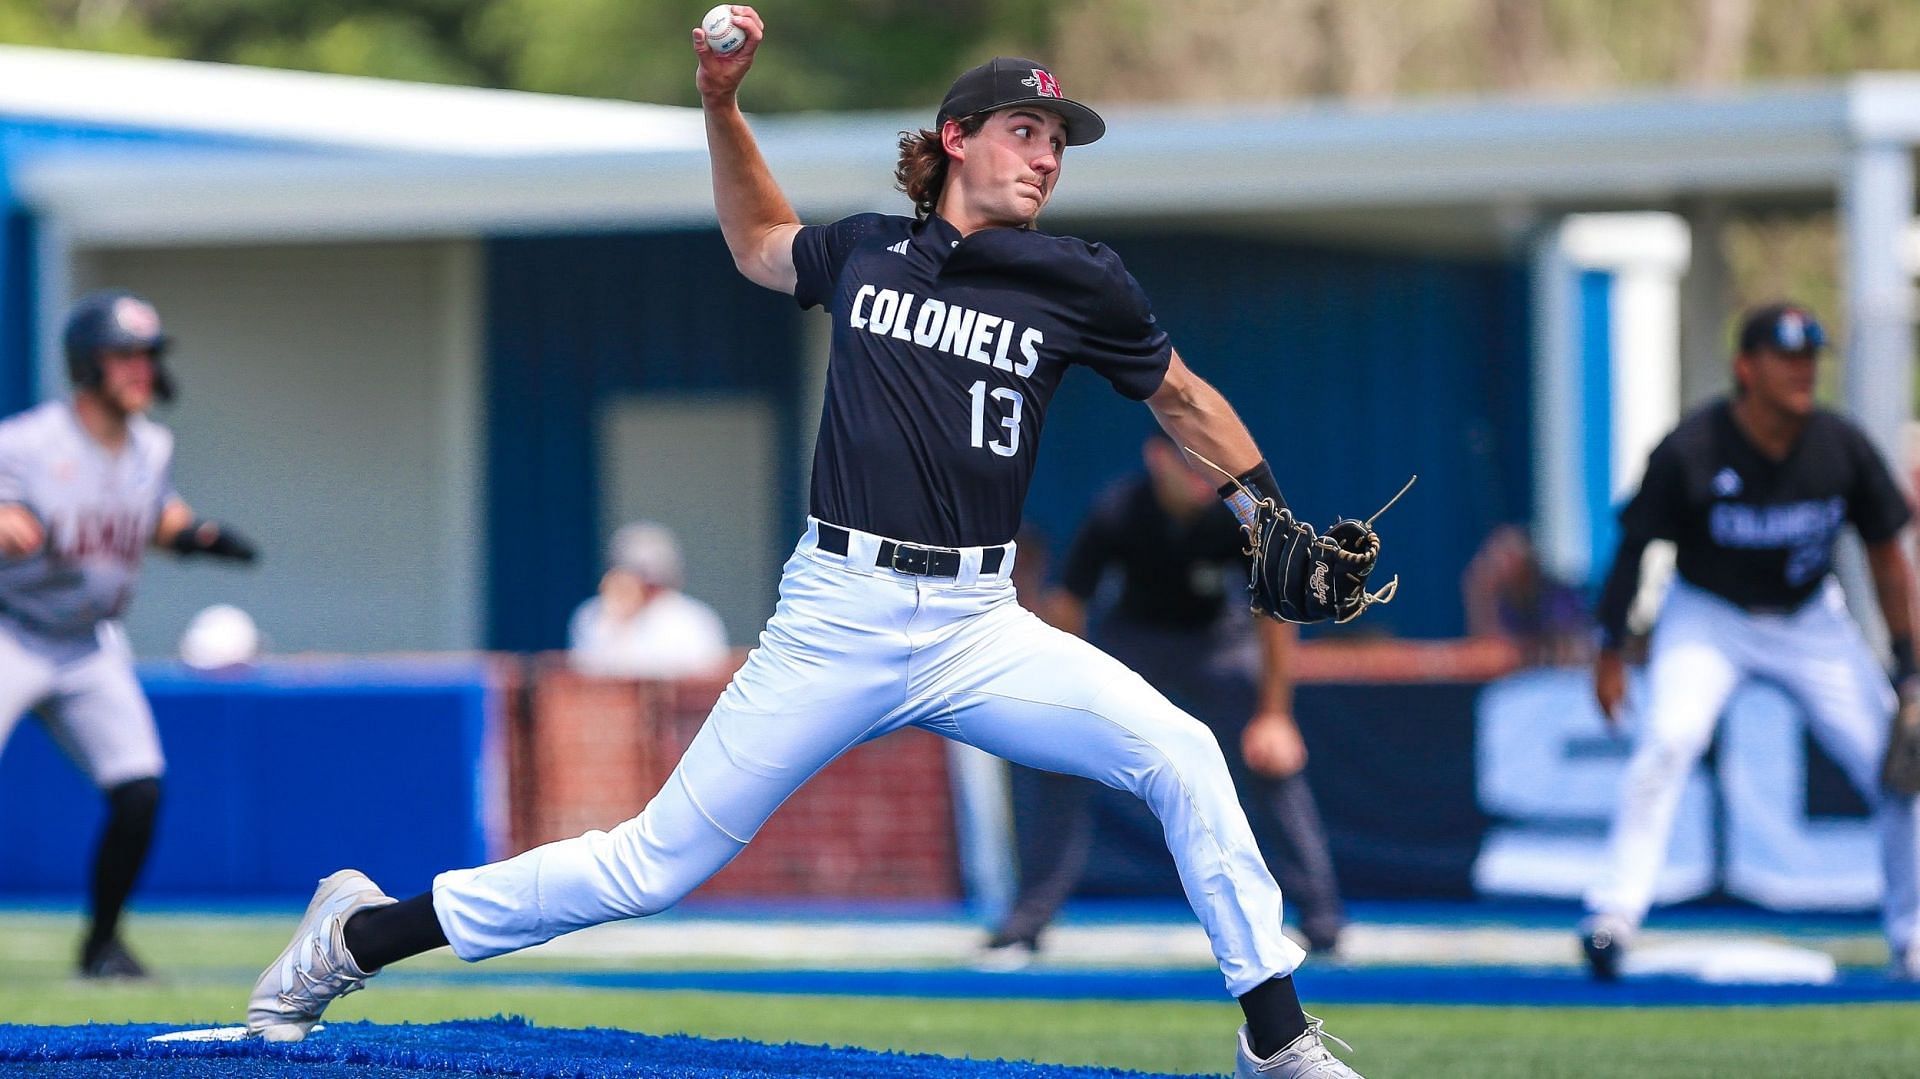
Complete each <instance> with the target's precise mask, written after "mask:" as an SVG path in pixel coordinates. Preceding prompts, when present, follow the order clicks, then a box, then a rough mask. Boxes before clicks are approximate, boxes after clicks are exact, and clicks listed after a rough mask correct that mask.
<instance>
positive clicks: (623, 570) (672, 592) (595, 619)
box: [567, 521, 730, 678]
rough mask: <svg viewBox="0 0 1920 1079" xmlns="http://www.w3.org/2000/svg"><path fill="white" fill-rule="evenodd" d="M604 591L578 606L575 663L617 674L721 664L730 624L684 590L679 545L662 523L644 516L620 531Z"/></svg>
mask: <svg viewBox="0 0 1920 1079" xmlns="http://www.w3.org/2000/svg"><path fill="white" fill-rule="evenodd" d="M607 561H608V562H609V563H610V564H611V568H609V569H608V570H607V572H606V575H605V576H603V577H602V578H600V592H599V594H598V595H596V596H593V597H591V598H590V599H588V600H587V601H586V602H585V603H582V604H581V605H580V607H579V609H578V610H576V611H574V613H573V621H572V625H571V626H570V627H569V630H568V634H567V651H568V656H569V659H570V661H571V662H572V664H573V667H574V668H575V669H576V670H579V671H582V672H584V673H587V674H595V675H601V676H605V677H612V678H684V677H686V676H688V675H698V674H709V673H712V672H714V671H716V670H718V669H720V668H721V666H722V665H723V664H724V663H725V662H726V660H727V657H728V655H729V654H730V653H729V649H728V647H727V631H726V627H725V626H723V625H722V624H721V622H720V616H719V615H718V614H715V613H714V610H713V608H712V607H709V606H707V605H706V604H704V603H702V602H700V601H699V600H697V599H694V598H693V597H692V596H689V595H687V594H685V593H684V592H681V591H680V586H681V584H682V582H683V580H684V573H683V568H682V563H681V559H680V545H679V543H677V542H676V541H675V540H674V538H673V533H672V532H671V531H669V530H668V529H667V528H666V527H665V526H664V525H659V524H655V523H653V522H652V521H638V522H635V523H633V524H630V525H627V526H626V527H624V528H622V529H620V531H618V532H616V533H614V536H613V542H612V543H611V544H610V545H609V547H608V555H607Z"/></svg>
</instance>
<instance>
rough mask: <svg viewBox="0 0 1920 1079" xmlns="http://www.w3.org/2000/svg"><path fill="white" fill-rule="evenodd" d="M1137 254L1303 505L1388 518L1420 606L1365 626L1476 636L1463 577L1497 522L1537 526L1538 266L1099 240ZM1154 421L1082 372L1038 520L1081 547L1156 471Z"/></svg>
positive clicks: (1411, 596)
mask: <svg viewBox="0 0 1920 1079" xmlns="http://www.w3.org/2000/svg"><path fill="white" fill-rule="evenodd" d="M1089 235H1090V238H1098V239H1101V240H1104V241H1106V242H1108V243H1110V244H1111V245H1112V246H1113V247H1114V248H1115V249H1116V250H1118V251H1119V252H1120V254H1121V255H1122V256H1123V257H1124V258H1125V259H1126V262H1127V266H1128V268H1129V269H1131V270H1132V271H1133V274H1134V276H1135V277H1137V278H1138V279H1139V281H1140V283H1141V285H1142V286H1143V287H1144V288H1145V289H1146V291H1147V294H1148V295H1149V296H1150V297H1151V298H1152V299H1153V303H1154V309H1155V312H1156V314H1157V315H1158V317H1159V321H1160V324H1161V325H1163V326H1165V327H1166V328H1167V330H1168V332H1169V333H1170V334H1172V336H1173V341H1174V347H1175V348H1177V349H1178V350H1179V351H1180V354H1181V356H1182V357H1183V358H1185V359H1186V361H1187V363H1188V365H1189V366H1191V367H1192V368H1194V369H1195V370H1196V371H1198V372H1199V373H1200V374H1201V375H1202V376H1203V377H1205V378H1206V379H1208V380H1209V381H1211V382H1212V383H1213V384H1214V385H1216V386H1218V387H1219V388H1220V389H1221V391H1222V392H1224V393H1225V394H1226V395H1227V398H1228V399H1229V400H1230V401H1232V402H1233V405H1234V407H1235V408H1236V409H1237V410H1238V411H1239V413H1240V415H1241V417H1242V418H1243V419H1245V420H1246V422H1247V425H1248V426H1249V427H1250V428H1251V429H1252V430H1253V433H1254V436H1255V437H1256V438H1257V439H1258V440H1259V441H1260V445H1261V447H1262V448H1263V449H1264V450H1265V451H1266V453H1267V455H1268V457H1269V458H1271V459H1272V461H1273V464H1274V471H1275V472H1276V474H1277V475H1278V476H1279V479H1280V485H1281V488H1282V489H1283V490H1284V491H1285V492H1286V495H1287V498H1288V500H1289V501H1290V502H1291V503H1292V505H1293V506H1294V508H1295V509H1296V510H1297V511H1298V512H1300V513H1301V514H1302V515H1303V516H1305V517H1306V518H1308V519H1310V520H1313V521H1314V522H1316V523H1319V524H1321V525H1325V524H1326V523H1328V522H1330V521H1331V520H1332V519H1333V518H1335V517H1337V516H1342V515H1348V516H1365V515H1367V514H1369V513H1372V512H1373V511H1374V510H1375V509H1377V508H1378V507H1379V505H1380V504H1381V503H1382V502H1384V501H1385V500H1386V499H1387V498H1388V497H1389V496H1391V495H1392V494H1393V492H1394V491H1396V490H1398V489H1399V487H1400V485H1401V484H1402V483H1404V482H1405V481H1406V478H1407V476H1408V474H1409V473H1415V472H1417V473H1419V475H1420V482H1419V484H1418V485H1416V486H1415V487H1414V489H1413V490H1412V491H1411V492H1410V493H1409V494H1408V495H1407V497H1406V498H1405V499H1403V500H1402V501H1401V503H1400V504H1399V505H1398V506H1396V507H1395V508H1394V509H1393V511H1392V512H1391V513H1389V514H1388V515H1387V516H1386V517H1385V518H1382V520H1381V522H1380V527H1381V532H1382V536H1383V537H1384V540H1385V548H1384V554H1383V558H1382V566H1383V568H1384V572H1385V573H1388V574H1392V573H1398V574H1400V576H1401V582H1402V583H1401V589H1400V598H1399V599H1398V600H1396V601H1395V602H1394V603H1393V605H1392V606H1389V607H1384V608H1376V609H1375V610H1373V611H1371V612H1369V613H1368V615H1367V616H1366V618H1365V619H1363V620H1362V621H1360V622H1358V623H1355V624H1354V625H1353V626H1351V627H1347V628H1348V629H1349V630H1353V631H1359V632H1391V633H1395V634H1398V635H1402V636H1413V637H1446V636H1455V635H1458V634H1460V633H1462V632H1463V631H1464V629H1465V623H1464V616H1463V614H1462V612H1461V609H1460V574H1461V572H1462V570H1464V569H1465V568H1466V565H1467V562H1468V561H1469V560H1470V559H1471V557H1472V555H1473V552H1474V549H1475V548H1476V546H1477V545H1478V543H1479V541H1480V539H1481V538H1482V537H1483V536H1485V534H1486V533H1487V532H1488V530H1490V529H1491V528H1492V527H1493V526H1494V525H1496V524H1499V523H1502V522H1506V521H1526V520H1528V519H1529V516H1530V514H1531V512H1532V496H1531V486H1530V484H1531V479H1530V469H1531V454H1532V445H1531V423H1532V420H1531V411H1530V409H1531V390H1532V385H1531V383H1532V379H1531V377H1530V373H1529V372H1530V367H1529V364H1530V360H1529V342H1528V337H1527V333H1528V323H1527V305H1528V293H1527V284H1526V275H1525V271H1524V268H1523V267H1522V266H1521V265H1519V264H1515V263H1506V262H1499V261H1473V260H1459V259H1442V258H1417V257H1408V256H1388V255H1378V254H1361V253H1352V252H1341V251H1332V250H1326V249H1318V248H1309V247H1300V246H1288V245H1283V244H1279V243H1265V242H1258V241H1251V240H1239V239H1230V238H1220V237H1215V236H1207V235H1190V234H1186V235H1177V236H1176V235H1166V234H1151V233H1135V234H1118V233H1114V234H1108V233H1093V234H1089ZM1151 428H1152V419H1151V416H1150V414H1149V413H1148V412H1147V411H1146V409H1145V408H1144V407H1143V406H1141V405H1138V404H1135V403H1133V402H1131V401H1127V400H1125V399H1123V398H1121V397H1120V396H1119V395H1118V394H1115V393H1114V392H1113V391H1112V390H1111V389H1110V388H1109V387H1108V386H1107V384H1106V383H1105V382H1104V381H1103V380H1101V379H1100V378H1098V377H1096V376H1093V375H1091V374H1090V373H1087V372H1084V371H1079V372H1074V373H1073V374H1072V375H1071V376H1069V377H1068V379H1067V380H1066V383H1065V384H1064V385H1063V386H1062V388H1061V391H1060V394H1059V396H1058V397H1057V398H1056V399H1055V401H1054V404H1053V407H1052V409H1051V410H1050V411H1049V413H1048V415H1047V430H1046V433H1045V445H1044V447H1043V449H1042V451H1041V454H1040V468H1039V472H1038V473H1037V474H1036V475H1035V477H1034V484H1033V490H1032V494H1031V495H1030V496H1029V497H1028V500H1027V519H1028V520H1029V521H1030V522H1031V523H1033V524H1035V525H1038V526H1039V527H1040V528H1042V529H1043V530H1044V531H1045V532H1046V533H1047V534H1048V537H1049V540H1050V545H1051V547H1052V548H1053V550H1054V551H1055V552H1056V553H1058V552H1060V551H1064V550H1065V547H1066V542H1067V540H1068V538H1069V537H1070V536H1071V534H1072V530H1073V528H1074V527H1075V525H1076V524H1077V523H1078V522H1079V520H1080V517H1081V516H1082V514H1083V513H1084V512H1085V511H1086V508H1087V506H1088V503H1089V501H1090V500H1091V498H1092V497H1093V496H1094V494H1095V493H1096V492H1097V491H1099V490H1100V489H1101V488H1102V487H1104V486H1105V485H1106V484H1108V483H1109V482H1111V481H1112V480H1113V479H1114V478H1115V477H1116V476H1119V475H1122V474H1125V473H1127V472H1129V471H1133V470H1137V469H1139V468H1140V442H1141V439H1142V438H1143V437H1144V436H1145V434H1146V433H1147V432H1148V431H1149V430H1150V429H1151Z"/></svg>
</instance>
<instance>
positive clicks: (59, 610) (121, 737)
mask: <svg viewBox="0 0 1920 1079" xmlns="http://www.w3.org/2000/svg"><path fill="white" fill-rule="evenodd" d="M172 461H173V435H172V434H171V433H170V432H168V431H167V429H166V428H164V427H162V426H160V425H159V424H157V423H154V422H153V421H151V420H149V419H146V418H145V417H143V416H135V417H132V418H131V419H130V420H129V421H128V438H127V444H126V445H125V446H124V447H123V448H121V449H120V450H119V451H118V452H114V451H110V450H108V449H107V448H106V447H104V446H101V445H100V444H99V443H98V442H96V441H94V439H93V438H92V437H91V436H90V435H89V434H88V433H87V431H86V429H85V428H83V427H82V426H81V425H80V419H79V417H78V416H77V415H76V414H75V412H74V410H73V406H72V404H71V403H69V402H66V401H50V402H48V403H46V404H42V405H40V406H38V407H36V408H33V409H29V410H28V411H26V412H23V413H21V414H19V415H17V416H14V417H12V418H10V419H7V420H5V421H0V503H18V504H20V505H24V506H26V507H27V508H28V509H29V510H32V511H33V513H34V514H35V515H37V516H38V517H39V518H40V520H41V522H42V523H43V524H44V525H45V527H46V532H47V542H46V544H45V546H44V547H43V548H42V549H41V550H40V551H38V552H35V553H34V554H31V555H29V556H27V557H25V558H21V559H11V560H10V559H0V744H4V742H5V739H6V736H7V735H8V734H10V733H11V731H12V728H13V724H14V723H15V722H17V721H18V720H19V718H20V717H21V715H23V714H24V713H25V712H27V711H28V710H30V709H31V710H33V711H35V712H37V713H38V714H39V715H40V718H41V720H42V721H43V722H44V723H45V724H46V726H47V729H48V731H49V732H50V733H51V734H52V736H53V738H54V740H55V741H56V742H58V743H59V744H60V746H61V748H62V749H64V750H65V751H66V752H67V753H68V754H69V755H70V756H72V757H73V759H74V760H75V762H76V763H78V764H79V765H80V767H81V768H82V769H84V770H85V771H86V773H87V774H88V775H89V776H90V777H91V778H92V779H93V781H94V783H95V784H97V785H98V786H100V787H101V788H102V789H107V788H111V787H114V786H117V785H119V784H121V783H125V782H127V781H129V780H134V779H142V778H146V777H150V776H158V775H160V774H161V772H162V771H163V770H164V768H165V761H164V759H163V758H162V756H161V754H160V739H159V736H158V735H157V734H156V733H155V731H154V725H153V713H152V711H151V710H150V709H149V708H148V706H147V701H146V697H145V695H144V694H142V693H141V692H140V686H139V683H138V682H137V681H135V679H134V675H133V658H132V653H131V650H130V649H129V648H128V647H127V645H126V642H125V639H124V636H123V635H122V634H121V633H120V630H119V627H118V625H117V623H116V622H115V621H114V620H115V619H117V618H118V617H119V616H120V615H121V613H122V612H124V611H125V610H126V608H127V605H128V603H129V601H130V600H131V599H132V596H133V585H134V580H135V578H136V577H137V576H138V575H139V572H140V560H141V556H142V554H143V553H144V552H145V550H146V547H147V545H148V544H149V543H150V542H151V541H152V538H153V533H154V528H155V527H156V526H157V524H158V523H159V520H160V512H161V510H162V509H163V508H164V507H165V506H166V504H167V503H168V501H170V500H171V499H172V498H173V497H174V492H173V484H172V479H171V473H172Z"/></svg>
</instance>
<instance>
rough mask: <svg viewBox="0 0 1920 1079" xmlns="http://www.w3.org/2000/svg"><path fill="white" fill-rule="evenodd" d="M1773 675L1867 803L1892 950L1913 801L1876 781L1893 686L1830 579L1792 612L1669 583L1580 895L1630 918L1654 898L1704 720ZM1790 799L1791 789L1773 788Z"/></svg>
mask: <svg viewBox="0 0 1920 1079" xmlns="http://www.w3.org/2000/svg"><path fill="white" fill-rule="evenodd" d="M1748 677H1756V678H1765V679H1768V680H1769V681H1772V682H1774V683H1776V684H1778V685H1779V686H1780V687H1781V688H1782V689H1784V690H1786V691H1787V692H1788V693H1789V694H1790V695H1791V696H1793V697H1794V699H1796V700H1797V701H1799V702H1800V704H1801V706H1802V707H1803V708H1805V709H1806V712H1807V716H1808V719H1809V721H1810V723H1811V726H1812V730H1813V735H1814V737H1815V738H1817V739H1819V741H1820V744H1821V746H1822V747H1824V748H1825V749H1826V751H1827V752H1828V753H1829V754H1831V755H1832V756H1833V759H1834V760H1835V761H1836V762H1837V763H1839V765H1840V767H1841V768H1843V769H1844V770H1845V771H1846V773H1847V777H1848V778H1849V779H1851V780H1852V781H1853V785H1854V786H1855V787H1856V788H1857V789H1858V790H1859V791H1860V794H1861V795H1862V797H1864V798H1865V799H1866V801H1867V804H1868V805H1870V806H1873V807H1874V812H1875V822H1876V824H1877V825H1878V826H1879V830H1880V839H1881V869H1882V872H1883V873H1884V875H1885V878H1886V895H1885V899H1884V901H1883V913H1884V920H1885V929H1886V934H1887V940H1888V942H1889V944H1891V945H1892V947H1893V948H1894V949H1895V952H1894V954H1895V955H1902V954H1904V953H1905V951H1906V948H1907V946H1908V944H1909V943H1910V942H1911V941H1912V940H1913V938H1914V917H1915V909H1916V906H1920V891H1916V887H1915V873H1916V867H1917V866H1920V847H1917V846H1916V844H1917V843H1920V829H1917V828H1916V827H1915V824H1916V801H1915V800H1914V799H1912V798H1897V799H1896V798H1892V797H1889V796H1888V795H1887V794H1886V793H1885V792H1884V791H1882V790H1881V788H1880V761H1881V758H1882V756H1883V755H1884V754H1885V753H1886V746H1887V736H1888V733H1889V731H1890V727H1889V723H1888V720H1889V717H1890V716H1891V715H1892V712H1893V707H1894V693H1893V688H1892V686H1890V685H1889V684H1888V683H1887V675H1886V672H1885V671H1883V670H1882V669H1881V667H1880V665H1879V664H1878V663H1877V662H1875V661H1874V658H1873V656H1872V654H1871V653H1870V652H1869V650H1868V648H1867V644H1866V641H1865V640H1864V639H1863V638H1862V637H1861V635H1860V629H1859V627H1858V626H1857V625H1855V623H1854V621H1853V618H1852V617H1851V616H1850V615H1848V613H1847V608H1846V600H1845V597H1844V596H1843V595H1842V593H1841V589H1840V585H1839V584H1838V583H1837V582H1835V581H1834V580H1832V579H1831V578H1829V579H1828V581H1827V583H1826V586H1825V587H1824V588H1823V589H1822V590H1821V592H1820V594H1818V595H1816V596H1815V597H1814V598H1813V599H1812V600H1811V601H1809V602H1808V603H1807V605H1806V606H1805V607H1803V608H1801V609H1800V610H1799V611H1796V612H1794V613H1793V614H1791V615H1756V614H1749V613H1747V612H1746V611H1744V610H1741V609H1740V608H1739V607H1736V606H1734V605H1733V604H1731V603H1728V602H1727V601H1726V600H1724V599H1721V598H1720V597H1718V596H1716V595H1713V594H1712V593H1710V592H1707V591H1704V590H1702V589H1699V588H1695V587H1693V586H1691V585H1688V584H1686V583H1684V582H1682V581H1675V582H1674V584H1673V588H1672V591H1671V592H1669V594H1668V596H1667V601H1666V604H1665V606H1664V607H1663V608H1662V609H1661V612H1660V619H1659V621H1658V623H1656V625H1655V626H1654V631H1653V641H1652V648H1651V654H1650V655H1649V656H1648V662H1647V694H1648V699H1647V702H1646V705H1645V707H1644V708H1643V709H1642V712H1641V714H1642V722H1641V726H1640V730H1639V734H1638V736H1637V739H1636V741H1635V744H1634V751H1633V760H1632V762H1631V763H1630V764H1629V765H1628V766H1627V774H1626V779H1625V782H1624V784H1623V786H1622V788H1621V792H1620V803H1619V806H1618V807H1617V808H1616V810H1615V812H1614V818H1613V834H1612V839H1611V850H1610V869H1609V873H1608V875H1607V877H1606V878H1605V879H1604V880H1602V881H1601V882H1600V883H1599V884H1598V885H1597V886H1596V887H1595V888H1594V889H1593V890H1592V891H1591V892H1590V893H1588V896H1587V906H1588V908H1589V909H1590V910H1593V911H1595V912H1598V913H1605V914H1610V915H1614V916H1616V917H1619V918H1623V919H1625V920H1626V921H1627V922H1628V923H1629V924H1631V925H1635V926H1637V925H1639V924H1640V921H1641V920H1642V919H1643V918H1645V917H1646V913H1647V908H1648V907H1649V906H1650V905H1651V904H1652V901H1653V888H1654V879H1655V878H1656V877H1657V876H1658V875H1659V872H1660V865H1661V863H1662V862H1663V861H1664V860H1665V858H1666V853H1667V840H1668V838H1669V836H1670V835H1671V833H1672V831H1673V817H1674V812H1675V810H1676V809H1677V807H1678V804H1679V801H1680V794H1681V790H1682V788H1683V787H1684V786H1685V785H1686V780H1687V776H1688V774H1689V773H1690V772H1691V771H1692V770H1693V766H1694V763H1695V762H1696V761H1698V760H1699V759H1700V756H1701V754H1702V753H1704V752H1706V748H1707V743H1708V742H1709V740H1711V738H1712V737H1713V728H1714V722H1715V721H1716V720H1717V719H1718V718H1719V716H1720V712H1721V709H1723V708H1725V707H1726V703H1727V698H1728V697H1730V696H1731V695H1732V694H1733V690H1734V688H1735V687H1736V686H1737V685H1738V684H1739V683H1740V681H1741V679H1743V678H1748ZM1780 797H1782V798H1798V797H1800V792H1798V791H1781V792H1780Z"/></svg>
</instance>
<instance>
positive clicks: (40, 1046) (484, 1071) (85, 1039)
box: [0, 1018, 1168, 1079]
mask: <svg viewBox="0 0 1920 1079" xmlns="http://www.w3.org/2000/svg"><path fill="white" fill-rule="evenodd" d="M179 1029H182V1027H179V1026H156V1025H153V1024H137V1025H130V1026H81V1027H31V1026H13V1025H8V1024H0V1071H3V1072H8V1073H12V1072H14V1071H16V1070H23V1071H27V1072H29V1073H30V1074H32V1075H35V1076H48V1077H56V1076H57V1077H61V1079H65V1077H67V1076H74V1077H78V1076H110V1077H115V1079H118V1077H120V1076H161V1077H166V1079H198V1077H202V1076H205V1077H208V1079H213V1077H219V1079H253V1077H265V1076H282V1075H288V1076H296V1077H298V1079H370V1077H375V1076H388V1077H398V1076H414V1077H417V1076H420V1075H422V1074H431V1073H441V1074H453V1075H495V1076H513V1077H522V1079H601V1077H603V1076H608V1077H612V1076H620V1077H626V1079H719V1077H721V1076H727V1077H746V1079H751V1077H757V1076H769V1077H771V1076H831V1077H835V1079H1100V1077H1103V1076H1104V1077H1119V1076H1126V1077H1128V1079H1143V1077H1144V1076H1145V1073H1142V1072H1123V1071H1115V1070H1112V1069H1108V1068H1068V1067H1062V1066H1059V1065H1052V1064H1029V1063H1021V1062H1010V1061H973V1060H954V1059H951V1058H948V1057H936V1056H910V1055H906V1054H902V1053H876V1052H873V1051H871V1050H866V1049H829V1048H826V1047H825V1046H814V1045H763V1044H761V1043H759V1042H748V1041H709V1040H707V1039H705V1038H690V1037H684V1036H674V1037H655V1036H653V1035H649V1034H634V1033H630V1032H628V1031H624V1030H597V1029H589V1030H560V1029H550V1028H545V1027H536V1026H534V1025H532V1024H530V1023H528V1022H526V1021H525V1020H522V1019H517V1018H516V1019H500V1018H495V1019H484V1020H469V1021H465V1022H458V1023H433V1024H425V1025H417V1026H416V1025H413V1024H403V1025H399V1026H382V1025H377V1024H373V1023H334V1024H329V1026H328V1027H327V1029H326V1030H325V1031H324V1032H322V1033H319V1034H316V1035H314V1036H313V1037H312V1038H309V1039H307V1040H306V1041H304V1042H300V1043H297V1044H294V1045H267V1044H265V1043H264V1042H258V1041H241V1042H165V1043H156V1042H150V1041H148V1040H147V1039H148V1038H149V1037H151V1036H152V1035H155V1034H164V1033H167V1032H169V1031H172V1030H179ZM20 1065H28V1067H27V1068H20V1067H19V1066H20ZM1162 1079H1168V1077H1162Z"/></svg>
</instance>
